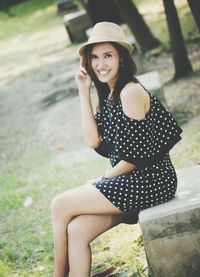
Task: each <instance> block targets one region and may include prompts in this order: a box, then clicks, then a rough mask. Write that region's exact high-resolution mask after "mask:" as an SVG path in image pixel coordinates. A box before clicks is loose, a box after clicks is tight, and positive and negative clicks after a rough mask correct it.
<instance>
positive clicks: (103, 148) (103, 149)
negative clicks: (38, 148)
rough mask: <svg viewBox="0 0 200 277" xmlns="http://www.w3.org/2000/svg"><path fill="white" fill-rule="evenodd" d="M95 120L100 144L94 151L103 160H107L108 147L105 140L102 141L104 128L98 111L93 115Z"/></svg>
mask: <svg viewBox="0 0 200 277" xmlns="http://www.w3.org/2000/svg"><path fill="white" fill-rule="evenodd" d="M94 117H95V120H96V123H97V128H98V132H99V134H100V136H101V144H100V146H99V147H97V148H95V149H94V150H95V151H96V152H97V153H98V154H99V155H101V156H103V157H105V158H109V153H110V149H109V145H108V144H107V143H106V141H105V139H103V137H104V136H103V135H104V127H103V116H102V113H101V112H100V111H98V112H96V114H95V116H94Z"/></svg>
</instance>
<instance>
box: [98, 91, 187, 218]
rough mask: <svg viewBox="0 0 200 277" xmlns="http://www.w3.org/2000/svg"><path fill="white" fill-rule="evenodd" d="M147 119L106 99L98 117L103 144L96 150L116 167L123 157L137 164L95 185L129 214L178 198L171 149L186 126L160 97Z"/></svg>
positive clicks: (154, 103)
mask: <svg viewBox="0 0 200 277" xmlns="http://www.w3.org/2000/svg"><path fill="white" fill-rule="evenodd" d="M149 95H150V99H151V108H150V111H149V112H148V114H147V115H146V117H145V119H143V120H136V119H132V118H129V117H128V116H127V115H126V114H125V113H124V112H123V108H122V104H121V101H119V102H118V103H117V104H112V102H111V101H109V100H105V103H104V107H103V111H102V112H97V113H96V115H95V119H96V122H97V126H98V130H99V132H100V134H101V137H102V143H101V145H100V147H99V148H97V149H95V150H96V152H98V153H99V154H100V155H103V156H105V157H108V158H109V159H110V162H111V165H112V166H115V165H116V164H117V163H118V162H119V161H120V160H125V161H127V162H130V163H133V164H136V165H137V169H136V170H134V171H131V172H129V173H127V174H124V175H121V176H118V177H115V178H111V179H108V180H103V181H101V182H98V183H96V184H95V186H96V187H97V189H99V190H100V191H101V193H103V194H104V195H105V197H107V198H108V199H109V201H111V202H112V203H113V204H114V205H115V206H116V207H118V208H119V209H120V210H122V211H124V212H126V213H134V214H138V213H139V211H141V210H143V209H146V208H149V207H152V206H155V205H158V204H161V203H164V202H166V201H168V200H169V199H172V198H173V197H174V194H175V191H176V187H177V177H176V173H175V170H174V167H173V165H172V162H171V160H170V156H169V150H170V149H171V148H172V147H173V146H174V145H175V144H176V143H177V142H178V141H179V140H180V139H181V137H180V134H181V132H182V129H181V128H180V127H179V126H178V125H177V122H176V121H175V120H174V118H173V117H172V115H171V114H170V113H169V112H168V111H167V110H166V109H165V108H164V106H163V105H162V104H161V103H160V102H159V101H158V100H157V98H156V97H154V96H152V95H151V94H149Z"/></svg>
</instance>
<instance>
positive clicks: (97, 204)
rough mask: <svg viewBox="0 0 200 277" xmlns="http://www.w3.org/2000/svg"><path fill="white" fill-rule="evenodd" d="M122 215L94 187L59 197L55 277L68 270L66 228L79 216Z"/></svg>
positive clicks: (55, 208) (55, 220)
mask: <svg viewBox="0 0 200 277" xmlns="http://www.w3.org/2000/svg"><path fill="white" fill-rule="evenodd" d="M84 214H91V215H92V214H104V215H106V214H107V215H110V214H118V215H119V214H122V212H121V211H120V210H119V209H118V208H116V207H115V206H114V205H113V204H112V203H111V202H110V201H109V200H108V199H106V198H105V197H104V196H103V195H102V194H101V193H100V192H99V191H98V190H97V189H96V188H95V187H94V186H93V185H84V186H81V187H78V188H75V189H72V190H69V191H66V192H64V193H62V194H60V195H58V196H57V197H56V198H55V199H54V200H53V203H52V219H53V233H54V249H55V268H54V277H64V276H65V272H67V271H68V270H69V268H67V263H68V262H67V261H68V256H67V248H68V247H67V235H66V226H67V225H68V224H69V222H70V221H71V220H72V218H74V217H75V216H78V215H84Z"/></svg>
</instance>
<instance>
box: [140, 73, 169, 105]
mask: <svg viewBox="0 0 200 277" xmlns="http://www.w3.org/2000/svg"><path fill="white" fill-rule="evenodd" d="M136 78H137V79H138V80H139V82H141V84H142V85H143V86H144V87H145V88H146V89H148V90H149V91H150V92H151V94H152V95H154V96H156V97H157V98H158V99H159V100H160V101H161V103H162V104H163V105H164V106H165V107H167V103H166V99H165V95H164V89H163V86H162V85H161V81H160V75H159V73H158V72H157V71H150V72H147V73H143V74H140V75H137V76H136Z"/></svg>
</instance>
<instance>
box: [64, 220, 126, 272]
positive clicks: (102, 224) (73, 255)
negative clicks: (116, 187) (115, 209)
mask: <svg viewBox="0 0 200 277" xmlns="http://www.w3.org/2000/svg"><path fill="white" fill-rule="evenodd" d="M121 222H122V215H80V216H77V217H75V218H74V219H73V220H72V221H71V222H70V223H69V225H68V253H69V264H70V275H71V276H72V277H80V276H81V277H88V276H90V273H91V249H90V242H91V241H93V240H94V239H95V238H96V237H97V236H99V235H100V234H102V233H103V232H105V231H106V230H108V229H111V228H112V227H114V226H116V225H117V224H119V223H121Z"/></svg>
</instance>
